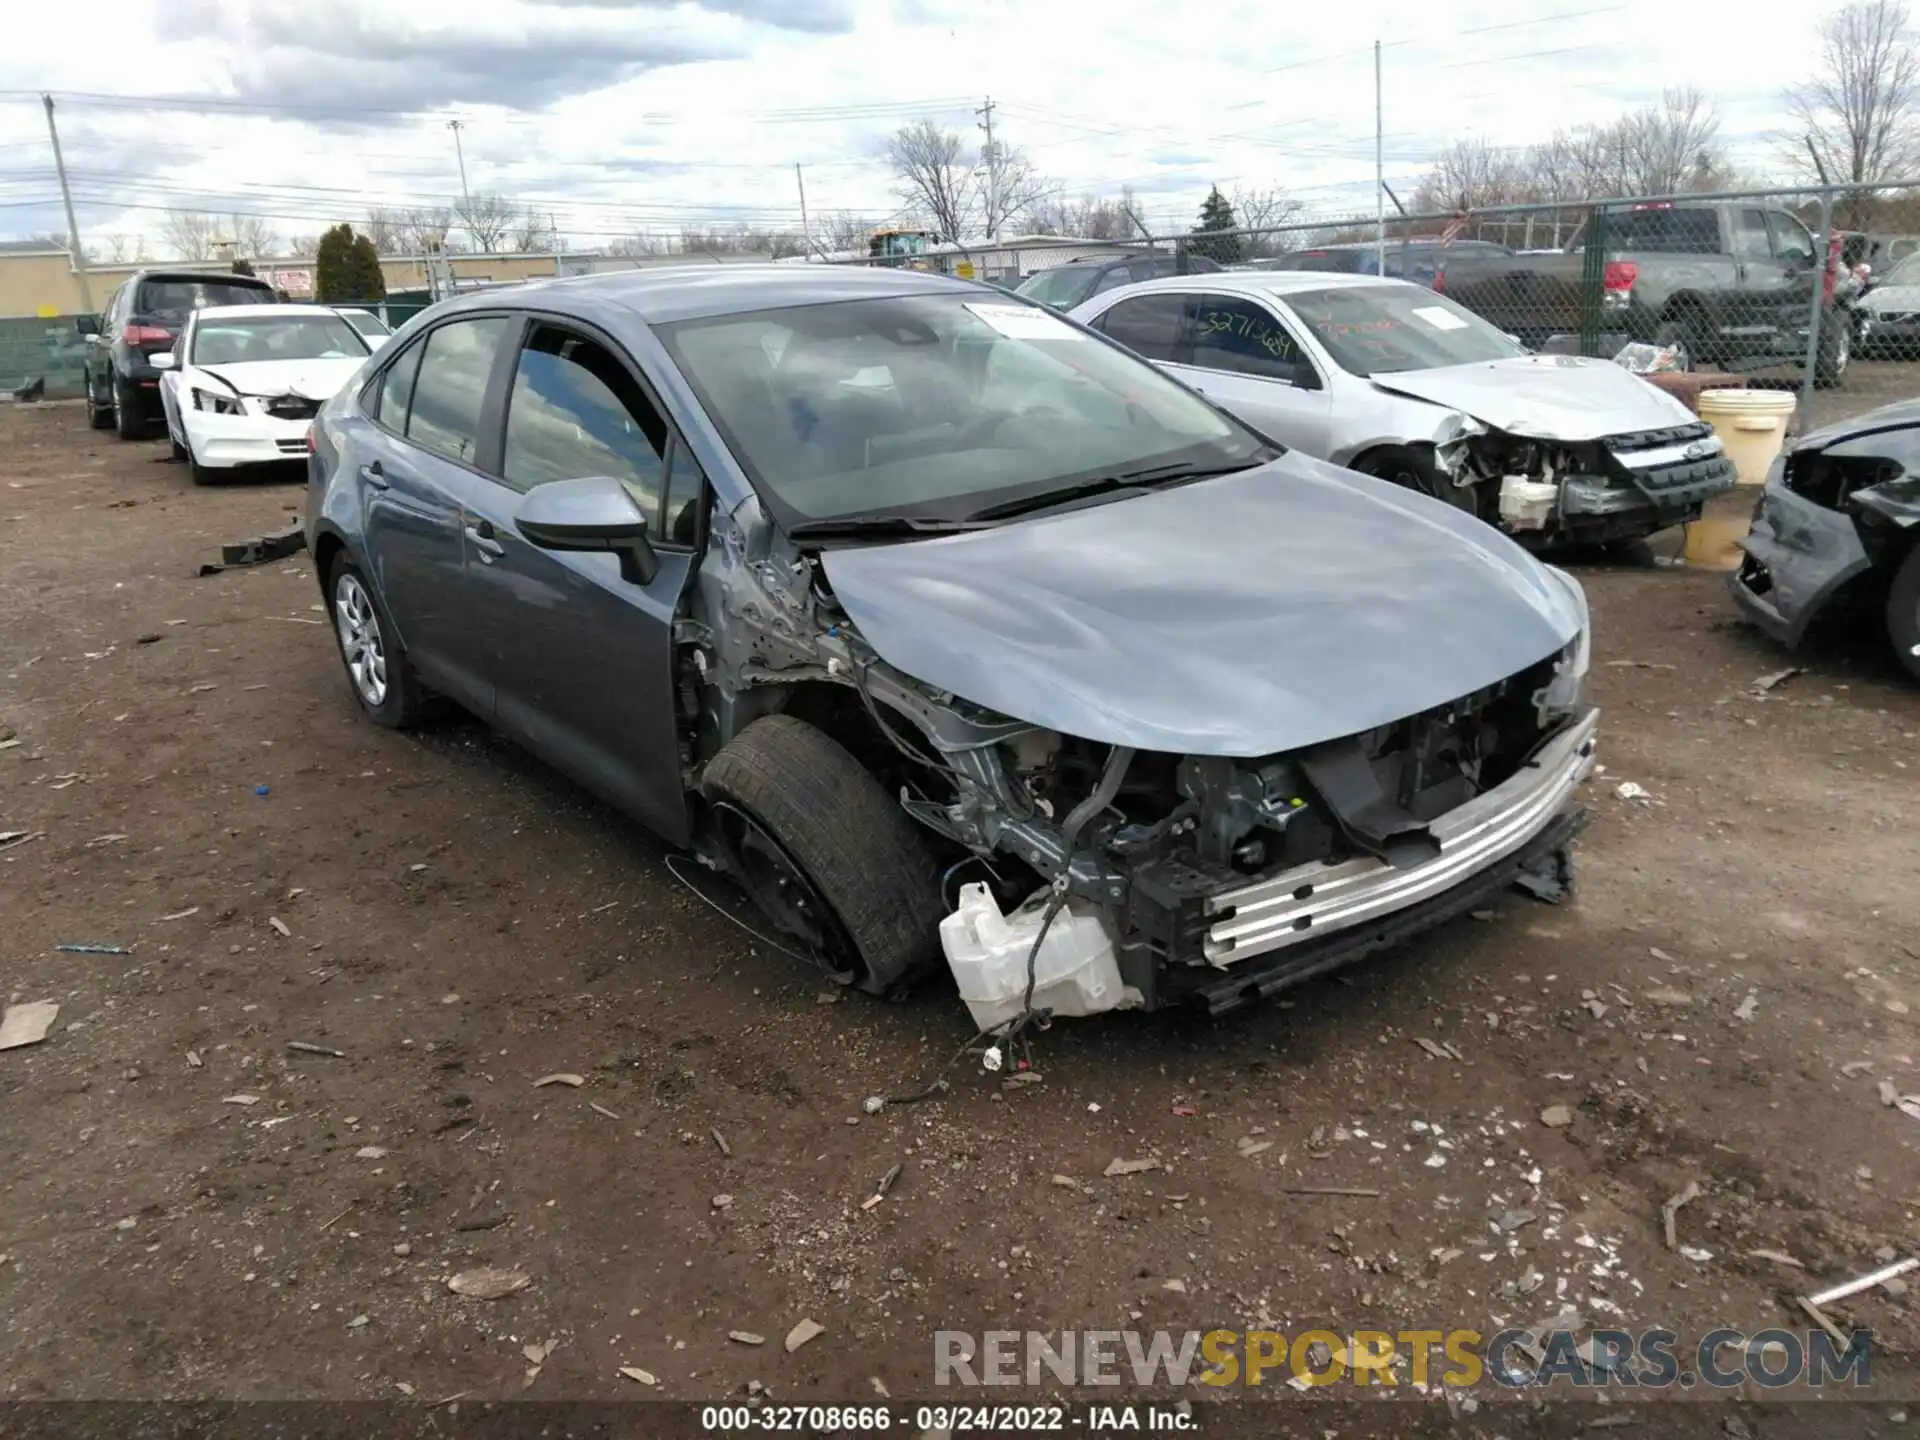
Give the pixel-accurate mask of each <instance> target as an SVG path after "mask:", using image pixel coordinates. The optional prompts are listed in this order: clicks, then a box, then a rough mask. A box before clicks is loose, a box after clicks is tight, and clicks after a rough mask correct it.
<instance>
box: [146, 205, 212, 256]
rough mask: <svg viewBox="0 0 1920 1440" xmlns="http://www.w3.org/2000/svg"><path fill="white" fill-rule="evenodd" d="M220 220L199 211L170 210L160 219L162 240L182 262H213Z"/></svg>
mask: <svg viewBox="0 0 1920 1440" xmlns="http://www.w3.org/2000/svg"><path fill="white" fill-rule="evenodd" d="M219 234H220V219H219V217H218V216H215V215H205V214H202V213H201V212H199V211H198V210H169V211H167V212H166V213H165V214H164V215H163V216H161V219H160V238H161V239H162V240H163V241H165V242H166V244H167V247H168V248H169V249H170V250H172V251H173V252H174V253H175V254H176V255H178V256H179V257H180V258H181V259H182V260H211V259H212V258H213V242H214V240H215V239H216V238H217V237H218V236H219Z"/></svg>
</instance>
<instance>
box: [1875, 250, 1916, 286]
mask: <svg viewBox="0 0 1920 1440" xmlns="http://www.w3.org/2000/svg"><path fill="white" fill-rule="evenodd" d="M1880 283H1881V284H1882V285H1920V250H1916V251H1914V252H1913V253H1912V254H1911V255H1908V256H1907V257H1906V258H1905V259H1903V260H1901V261H1900V262H1899V263H1898V264H1896V265H1895V266H1894V267H1893V268H1892V269H1891V270H1889V271H1887V273H1886V274H1884V275H1882V276H1881V277H1880Z"/></svg>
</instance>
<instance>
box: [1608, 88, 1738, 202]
mask: <svg viewBox="0 0 1920 1440" xmlns="http://www.w3.org/2000/svg"><path fill="white" fill-rule="evenodd" d="M1608 128H1609V129H1610V130H1612V131H1613V132H1614V134H1613V139H1614V145H1615V147H1616V148H1617V149H1618V151H1619V154H1620V162H1621V163H1620V170H1621V173H1620V176H1619V193H1621V194H1626V195H1673V194H1677V193H1678V192H1680V191H1682V190H1686V189H1689V188H1695V189H1711V188H1713V187H1714V185H1715V183H1716V175H1717V172H1718V171H1719V170H1720V168H1721V166H1722V161H1721V159H1720V156H1719V151H1718V143H1719V136H1720V112H1719V111H1718V110H1717V109H1715V108H1714V106H1713V105H1712V104H1711V103H1710V102H1709V101H1708V100H1707V99H1706V98H1705V97H1704V96H1702V95H1701V94H1700V92H1699V91H1698V90H1696V89H1694V88H1693V87H1692V86H1690V85H1689V86H1685V87H1683V88H1681V89H1678V90H1669V91H1667V92H1666V93H1665V94H1664V95H1663V96H1662V97H1661V99H1660V101H1659V103H1658V104H1654V105H1646V106H1642V107H1641V108H1640V109H1638V110H1634V111H1632V112H1630V113H1628V114H1626V115H1624V116H1622V117H1621V118H1620V119H1619V120H1618V121H1616V122H1615V123H1614V124H1613V125H1612V126H1611V127H1608Z"/></svg>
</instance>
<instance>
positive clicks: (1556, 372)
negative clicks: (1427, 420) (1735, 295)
mask: <svg viewBox="0 0 1920 1440" xmlns="http://www.w3.org/2000/svg"><path fill="white" fill-rule="evenodd" d="M1373 384H1374V387H1375V388H1376V389H1379V390H1385V391H1387V392H1388V393H1389V394H1393V395H1411V396H1412V397H1413V398H1414V399H1416V400H1426V401H1429V402H1431V403H1432V404H1435V405H1445V406H1446V407H1447V408H1448V409H1450V410H1459V411H1461V412H1462V413H1464V414H1467V415H1471V416H1472V417H1473V418H1474V419H1476V420H1478V421H1480V422H1481V423H1482V424H1485V425H1490V426H1492V427H1493V428H1494V429H1495V430H1504V431H1506V432H1507V433H1508V434H1510V435H1518V436H1521V437H1523V438H1525V439H1528V440H1561V441H1567V442H1573V443H1577V442H1579V441H1583V440H1598V439H1599V438H1600V437H1601V436H1603V435H1630V434H1633V433H1634V432H1636V431H1640V430H1665V429H1667V428H1668V427H1670V426H1674V425H1690V424H1693V423H1694V422H1695V420H1696V419H1697V418H1698V417H1697V416H1695V415H1694V414H1693V412H1692V411H1690V410H1688V409H1687V407H1686V406H1684V405H1682V404H1681V403H1680V402H1679V401H1678V400H1676V399H1674V398H1673V397H1672V396H1671V395H1669V394H1667V393H1666V392H1665V391H1664V390H1661V389H1660V388H1658V387H1657V386H1654V385H1650V384H1648V383H1647V382H1646V381H1645V380H1643V379H1641V378H1640V377H1639V376H1638V375H1635V374H1634V373H1633V372H1632V371H1630V370H1628V369H1626V368H1625V367H1624V366H1621V365H1616V364H1614V363H1613V362H1612V361H1611V360H1592V359H1586V358H1583V357H1581V356H1578V355H1521V356H1516V357H1515V358H1513V359H1511V360H1488V361H1480V362H1476V363H1474V364H1471V365H1445V366H1442V367H1441V368H1440V369H1437V370H1410V371H1406V372H1404V373H1401V374H1394V375H1376V376H1374V377H1373Z"/></svg>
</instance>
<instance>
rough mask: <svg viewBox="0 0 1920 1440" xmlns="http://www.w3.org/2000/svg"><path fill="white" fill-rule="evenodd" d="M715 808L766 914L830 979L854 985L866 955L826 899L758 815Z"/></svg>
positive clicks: (742, 875) (743, 879) (746, 884)
mask: <svg viewBox="0 0 1920 1440" xmlns="http://www.w3.org/2000/svg"><path fill="white" fill-rule="evenodd" d="M715 808H716V810H717V811H718V818H719V821H720V827H721V833H722V835H723V836H724V838H725V841H726V844H727V846H728V848H729V850H731V852H732V854H733V859H734V866H735V868H734V873H735V874H736V875H737V876H738V877H739V880H740V884H741V886H742V887H743V888H744V889H745V890H746V892H747V895H748V897H749V898H750V899H751V900H752V901H753V903H754V904H755V905H756V906H758V907H759V910H760V913H761V914H763V915H765V916H766V917H767V918H768V919H769V920H771V921H773V923H774V924H775V926H777V927H778V928H779V930H780V931H781V933H782V934H784V935H786V936H788V937H790V938H792V939H794V940H797V941H799V942H800V943H801V945H802V946H803V947H804V948H805V949H806V951H807V954H808V958H809V959H811V960H812V961H813V963H814V964H816V965H818V966H819V967H820V968H821V969H822V970H823V971H825V972H826V975H827V978H828V979H830V980H832V981H833V982H834V983H835V984H836V985H851V984H852V983H853V982H854V981H855V980H856V979H857V978H859V975H860V970H861V962H860V957H859V954H858V952H857V951H856V950H855V949H854V946H853V941H852V939H851V937H849V936H848V934H847V932H846V929H845V927H843V926H842V925H841V923H840V917H839V916H837V915H835V914H834V913H833V907H832V906H831V905H829V904H828V903H827V900H826V897H825V896H823V895H822V894H821V893H820V891H819V889H818V888H817V887H816V886H815V885H814V883H813V881H812V879H811V878H810V877H809V876H808V875H807V873H806V871H805V870H803V869H801V868H800V865H799V863H798V862H797V861H795V860H794V858H793V857H792V856H791V855H789V854H788V853H787V850H786V847H785V846H783V845H782V844H781V843H780V842H779V841H778V840H776V839H774V838H773V836H772V835H770V834H768V833H767V831H766V829H765V827H763V826H762V825H761V824H760V822H759V821H758V820H756V819H755V818H754V817H753V816H752V815H750V814H748V813H747V812H746V811H745V810H742V809H740V808H739V807H737V806H734V805H727V804H721V805H718V806H716V807H715Z"/></svg>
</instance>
